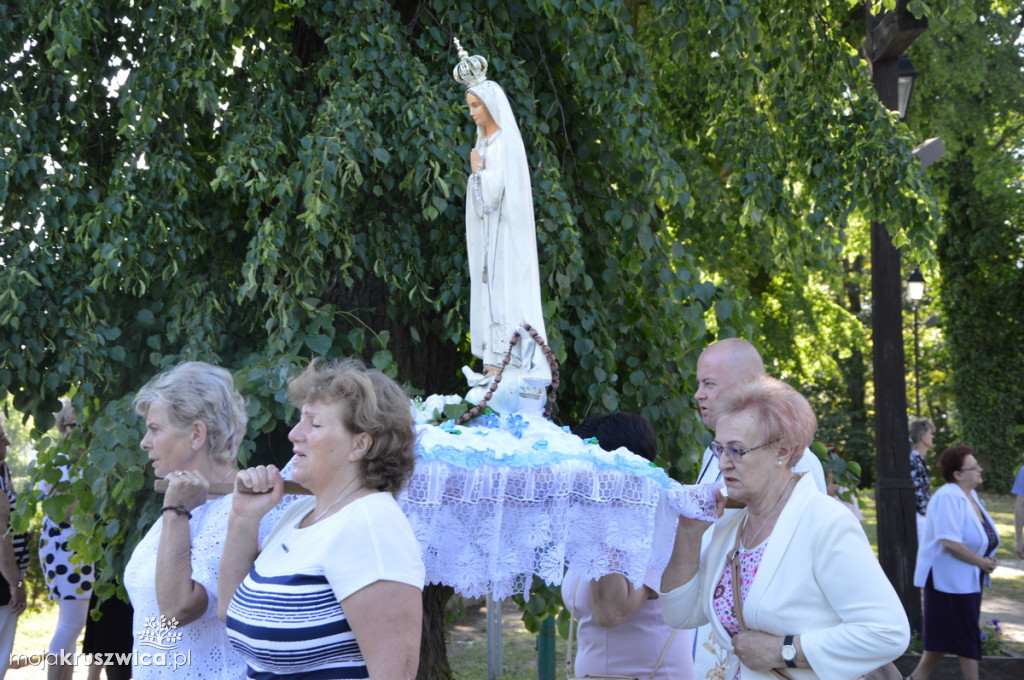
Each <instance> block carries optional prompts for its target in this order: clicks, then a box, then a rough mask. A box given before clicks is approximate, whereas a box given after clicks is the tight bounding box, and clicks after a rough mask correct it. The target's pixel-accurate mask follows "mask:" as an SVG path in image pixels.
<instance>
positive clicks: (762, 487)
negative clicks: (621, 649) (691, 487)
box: [661, 376, 910, 680]
mask: <svg viewBox="0 0 1024 680" xmlns="http://www.w3.org/2000/svg"><path fill="white" fill-rule="evenodd" d="M711 414H712V416H713V419H714V422H715V435H716V441H714V442H712V444H711V449H712V451H713V452H714V453H715V455H716V456H718V461H719V468H720V469H721V471H722V473H723V478H724V481H725V487H726V489H727V490H728V495H729V498H730V499H731V500H735V501H738V502H740V503H743V504H745V506H746V507H745V509H743V510H742V511H740V512H739V513H738V514H736V515H735V516H733V517H731V518H729V519H726V520H720V521H719V522H718V523H716V524H715V525H714V533H713V534H712V537H711V542H710V544H709V545H708V547H707V550H706V551H705V552H704V554H703V555H701V551H700V546H701V536H702V534H703V533H704V531H705V529H707V527H708V524H706V523H703V522H698V521H695V520H691V519H687V518H680V520H679V527H678V530H677V533H676V542H675V546H674V548H673V551H672V557H671V559H670V560H669V564H668V567H666V569H665V573H664V576H662V581H661V590H662V593H661V598H662V604H661V609H662V613H663V614H664V617H665V621H666V623H668V624H669V625H671V626H675V627H677V628H694V627H697V626H699V625H703V624H705V623H708V622H710V624H711V630H712V633H713V634H714V638H713V643H714V645H713V646H714V647H715V652H716V654H717V658H718V664H717V667H716V668H713V669H712V670H711V671H710V672H708V673H707V674H706V676H705V677H706V678H718V679H726V680H733V679H734V678H738V677H742V678H743V680H754V679H759V678H763V679H765V680H769V679H772V678H774V677H775V674H774V673H773V669H781V670H782V671H784V672H786V673H788V674H789V676H790V677H792V678H794V679H796V680H801V679H807V678H823V679H825V680H853V679H855V678H859V677H860V676H861V675H864V674H865V673H868V672H870V671H872V670H874V669H875V668H878V667H879V666H881V665H883V664H885V663H887V662H889V661H891V660H893V659H895V658H896V657H897V656H899V655H900V654H901V653H903V651H904V650H905V649H906V646H907V643H908V642H909V640H910V626H909V624H908V623H907V617H906V614H905V613H904V611H903V607H902V605H901V604H900V600H899V598H898V597H897V596H896V593H895V591H894V590H893V588H892V585H890V583H889V581H888V579H887V578H886V577H885V574H884V573H883V572H882V568H881V567H880V566H879V564H878V560H877V559H876V558H875V556H874V554H873V553H872V551H871V546H870V544H869V543H868V540H867V537H866V536H865V535H864V530H863V529H862V528H861V526H860V524H859V523H858V522H857V520H856V519H854V517H853V515H851V514H850V512H848V511H847V510H846V509H845V508H843V507H842V506H841V505H840V504H839V503H836V502H835V501H833V500H832V499H831V498H829V497H828V496H827V495H825V494H823V493H821V492H819V491H818V490H817V488H816V486H815V484H814V482H813V480H812V479H811V478H810V476H809V475H798V474H796V473H795V472H794V471H793V466H794V465H795V463H796V461H797V460H798V459H799V457H800V456H801V455H804V451H805V449H806V448H807V446H808V445H809V444H810V443H811V439H812V438H813V436H814V431H815V429H816V426H817V423H816V419H815V416H814V412H813V411H812V410H811V407H810V404H808V403H807V400H806V399H804V398H803V397H802V396H800V395H799V394H798V393H797V392H796V391H795V390H794V389H793V388H791V387H789V386H788V385H786V384H784V383H781V382H779V381H778V380H774V379H772V378H767V377H763V376H762V377H760V378H755V379H753V380H750V381H747V382H742V383H738V384H735V385H733V386H731V387H729V388H727V389H726V390H723V392H722V394H721V395H720V396H719V397H718V400H717V402H716V403H715V405H714V406H712V408H711ZM709 644H711V643H709ZM702 680H704V678H702Z"/></svg>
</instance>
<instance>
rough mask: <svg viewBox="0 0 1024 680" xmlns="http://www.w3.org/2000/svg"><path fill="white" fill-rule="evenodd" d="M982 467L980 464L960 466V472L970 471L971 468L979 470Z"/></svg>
mask: <svg viewBox="0 0 1024 680" xmlns="http://www.w3.org/2000/svg"><path fill="white" fill-rule="evenodd" d="M983 469H984V468H983V467H981V466H980V465H972V466H971V467H965V468H960V472H970V471H971V470H977V471H978V472H981V471H982V470H983Z"/></svg>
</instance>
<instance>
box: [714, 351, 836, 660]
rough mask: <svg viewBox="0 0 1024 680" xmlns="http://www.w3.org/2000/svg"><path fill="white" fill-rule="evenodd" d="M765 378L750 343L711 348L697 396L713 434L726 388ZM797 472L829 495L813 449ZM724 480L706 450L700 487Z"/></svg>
mask: <svg viewBox="0 0 1024 680" xmlns="http://www.w3.org/2000/svg"><path fill="white" fill-rule="evenodd" d="M762 375H765V370H764V361H762V360H761V355H760V354H758V353H757V350H756V349H755V348H754V346H753V345H751V344H750V343H749V342H747V341H746V340H741V339H739V338H727V339H725V340H719V341H718V342H716V343H714V344H713V345H709V346H708V348H707V349H705V350H704V351H703V352H701V355H700V357H698V359H697V393H696V394H695V395H694V398H695V399H696V400H697V406H698V407H699V408H700V418H701V420H703V421H704V424H705V425H707V426H708V427H709V428H711V429H712V430H713V429H715V424H714V423H713V422H710V416H709V412H710V410H711V406H712V404H714V403H715V401H716V400H717V399H718V397H719V395H720V394H721V393H722V391H723V390H724V389H725V388H727V387H730V386H732V385H735V384H736V383H740V382H746V381H747V380H751V379H753V378H757V377H759V376H762ZM793 471H794V472H810V473H811V476H812V477H813V478H814V483H815V484H817V485H818V489H819V490H820V491H821V492H822V493H826V486H825V471H824V469H823V468H822V467H821V461H819V460H818V457H817V456H816V455H814V454H813V453H812V452H811V450H810V449H807V450H805V451H804V455H803V456H801V458H800V460H799V462H797V464H796V466H795V467H794V468H793ZM721 478H722V473H721V472H720V471H719V470H718V460H717V459H716V458H715V456H714V455H712V454H711V449H705V450H704V457H703V458H702V460H701V463H700V474H699V475H698V476H697V483H698V484H705V483H708V482H714V481H717V480H720V479H721ZM710 533H711V532H708V533H706V534H705V536H709V535H710ZM698 677H699V676H698Z"/></svg>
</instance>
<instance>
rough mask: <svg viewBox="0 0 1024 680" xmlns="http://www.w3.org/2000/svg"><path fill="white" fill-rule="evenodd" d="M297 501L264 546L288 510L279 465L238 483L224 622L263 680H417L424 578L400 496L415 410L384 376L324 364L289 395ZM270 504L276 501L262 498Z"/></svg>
mask: <svg viewBox="0 0 1024 680" xmlns="http://www.w3.org/2000/svg"><path fill="white" fill-rule="evenodd" d="M289 391H290V395H291V398H292V401H293V402H294V403H295V404H296V405H297V406H299V407H300V408H301V418H300V420H299V423H298V424H297V425H296V426H295V427H294V428H293V429H292V431H291V433H290V434H289V439H290V440H291V441H292V443H293V444H294V453H295V457H294V459H293V462H294V474H293V478H294V479H295V481H297V482H299V483H300V484H302V485H304V486H305V487H306V488H307V489H309V490H310V491H311V492H312V493H313V497H312V498H309V499H308V500H306V501H298V502H296V503H295V504H294V505H293V506H292V507H291V508H290V509H289V511H288V512H287V514H285V515H284V517H283V518H282V519H281V521H280V522H279V523H278V525H277V526H276V527H275V529H274V531H273V532H272V533H271V534H270V536H269V537H268V538H267V539H266V541H264V542H263V544H262V545H259V544H258V538H257V526H258V523H259V520H260V518H261V517H262V516H263V515H264V514H265V513H266V512H268V511H269V510H270V509H271V508H272V507H273V506H274V505H275V504H276V503H277V502H278V501H279V500H280V498H281V495H282V493H283V488H284V485H283V482H282V481H281V476H280V474H279V473H278V471H277V469H276V468H275V467H273V466H269V467H263V466H259V467H256V468H250V469H249V470H245V471H242V472H241V473H239V479H241V480H242V483H244V484H245V485H247V486H249V487H250V488H251V489H252V490H253V491H256V492H258V493H257V494H243V493H236V494H235V495H234V500H233V506H232V511H231V515H230V517H229V520H228V534H227V539H226V541H225V544H224V554H223V557H222V559H221V569H220V576H219V587H218V590H219V595H220V597H219V599H218V602H219V603H220V604H219V611H218V614H219V615H220V616H221V618H222V619H224V620H226V621H227V626H228V635H229V637H230V638H231V643H232V645H233V646H234V647H235V649H236V650H238V651H239V652H240V653H241V654H242V656H244V657H245V658H246V661H247V662H248V665H249V669H248V675H249V677H250V678H259V679H263V678H299V677H301V678H306V679H314V680H320V679H323V680H327V679H335V678H370V677H372V678H373V679H374V680H412V679H413V678H415V677H416V670H417V666H418V663H419V643H420V627H421V620H422V601H421V594H420V593H421V590H422V588H423V581H424V578H425V571H424V567H423V559H422V556H421V554H420V548H419V544H418V543H417V542H416V537H415V535H414V534H413V531H412V528H411V526H410V525H409V521H408V520H407V519H406V517H405V515H404V514H403V513H402V511H401V509H400V508H399V506H398V504H397V502H396V501H395V498H394V494H396V493H398V491H399V490H400V489H401V488H402V486H403V485H404V484H405V482H406V481H407V480H408V478H409V476H410V475H411V473H412V469H413V449H414V446H415V433H414V430H413V420H412V416H411V413H410V409H409V400H408V397H407V396H406V394H405V393H404V392H403V391H402V389H401V388H400V387H398V385H396V384H395V383H394V382H393V381H392V380H391V379H389V378H388V377H387V376H385V375H384V374H383V373H381V372H379V371H375V370H367V369H366V368H365V367H364V366H363V365H362V364H361V363H359V362H356V361H352V360H346V361H340V362H332V363H327V362H323V361H314V362H313V363H312V364H311V365H310V366H309V368H307V369H306V371H305V372H304V373H302V375H300V376H299V377H297V378H296V379H294V380H293V381H292V383H291V385H290V390H289ZM263 492H267V493H263Z"/></svg>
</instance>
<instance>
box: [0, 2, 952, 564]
mask: <svg viewBox="0 0 1024 680" xmlns="http://www.w3.org/2000/svg"><path fill="white" fill-rule="evenodd" d="M920 6H921V7H924V8H927V7H928V6H927V5H924V4H921V5H920ZM953 6H957V3H954V4H953ZM861 10H862V6H861V4H860V3H853V2H849V0H832V1H831V2H824V3H822V2H810V1H809V0H799V1H798V2H793V3H786V4H785V7H780V5H779V4H778V3H775V2H773V3H767V2H755V1H753V0H746V1H744V0H729V1H727V2H717V1H715V2H704V3H698V4H694V3H677V2H666V1H663V0H654V1H651V2H640V1H634V2H629V3H621V2H612V1H610V0H607V1H603V0H592V1H590V2H582V3H580V2H567V1H561V0H526V1H524V2H515V3H509V2H502V1H499V0H484V1H483V2H480V3H476V4H474V5H472V6H470V5H466V6H464V7H463V6H459V5H458V3H450V2H447V1H442V0H422V1H419V2H417V1H415V0H394V1H393V2H378V1H376V0H348V1H345V2H340V1H339V2H335V1H330V0H322V1H319V2H307V1H304V0H291V1H284V0H278V1H277V2H274V3H268V2H257V1H255V0H192V1H191V2H187V3H179V2H157V1H155V0H150V1H147V0H140V1H137V2H133V3H124V2H118V1H115V0H66V1H64V2H61V3H38V2H29V1H28V0H16V1H15V2H11V3H8V4H7V5H5V6H4V7H2V8H0V45H2V46H3V47H2V49H3V57H4V58H3V61H2V62H0V64H2V66H0V97H2V99H0V108H2V121H3V126H2V128H0V148H2V149H3V150H4V153H3V155H2V157H0V258H2V260H0V291H3V292H2V293H0V324H2V327H3V328H4V330H5V332H4V333H3V334H2V337H0V389H3V390H6V391H8V392H9V393H10V394H11V396H12V399H13V403H14V406H15V408H16V409H18V410H19V411H21V412H24V413H31V414H33V415H34V416H35V418H36V423H37V425H39V426H40V427H42V428H46V427H47V426H48V425H49V424H50V422H51V416H50V412H51V411H53V410H55V408H56V404H57V399H58V398H59V397H60V396H62V395H64V394H66V393H68V392H69V391H71V390H74V391H75V394H76V397H75V402H76V406H77V407H78V409H79V414H80V418H81V419H82V420H83V421H84V422H87V423H89V425H90V427H91V430H90V431H91V433H92V437H91V439H90V440H89V441H88V456H89V457H88V459H87V460H88V463H89V464H88V466H86V471H85V474H84V475H83V476H82V478H81V479H79V480H77V481H75V482H74V483H73V487H72V488H71V489H70V491H71V492H72V494H73V495H74V496H75V497H77V498H78V499H79V506H78V507H79V509H80V511H79V512H78V514H77V515H76V520H75V521H76V522H77V523H78V524H79V526H80V528H82V529H83V538H82V542H83V545H81V546H79V547H81V549H82V550H83V551H84V553H85V556H86V559H88V560H96V561H99V562H100V570H101V572H103V573H111V572H117V571H119V570H120V569H121V568H123V563H124V556H125V549H130V547H131V546H132V545H133V544H134V542H135V541H136V540H137V538H138V537H139V535H140V532H141V531H142V530H143V529H144V528H145V527H146V526H147V525H148V524H149V523H150V522H151V521H152V518H153V508H154V507H155V504H154V503H152V502H150V501H151V493H152V492H151V491H148V489H149V488H150V481H151V477H150V475H151V473H150V472H149V471H148V470H147V469H146V466H145V458H144V456H143V455H141V454H140V453H139V451H138V448H137V442H138V439H139V436H140V432H141V428H140V427H139V423H138V421H137V418H135V416H133V415H132V414H131V413H130V412H129V403H130V399H131V395H132V393H133V392H134V391H135V390H136V389H137V388H138V387H139V386H140V385H141V384H142V382H143V381H145V380H146V379H147V378H149V377H150V376H151V375H153V374H154V373H156V372H157V371H159V370H162V369H165V368H167V367H169V366H172V365H174V364H175V363H177V362H179V361H181V360H183V359H192V358H201V359H204V360H207V361H211V362H215V363H220V364H223V365H225V366H227V367H229V368H231V369H232V370H234V371H235V374H236V382H237V384H238V386H239V388H240V389H241V390H243V392H244V393H245V394H246V395H247V397H248V398H249V414H250V417H251V421H250V432H249V434H250V437H249V438H248V440H247V443H246V449H245V451H243V452H242V458H243V459H249V458H252V459H258V460H277V461H278V462H280V461H282V460H283V459H285V458H287V448H286V446H285V445H283V442H282V429H281V428H283V427H284V424H285V423H287V421H288V420H289V418H290V417H291V415H292V414H291V411H290V408H289V407H288V406H287V405H286V398H285V389H284V387H285V382H286V379H287V376H288V375H289V374H290V373H291V372H292V371H293V370H294V369H295V367H296V366H298V365H300V364H301V363H302V362H304V361H305V360H307V359H308V357H309V356H312V355H332V356H333V355H339V354H357V355H361V356H364V357H365V358H366V359H368V360H371V361H372V362H373V363H374V364H375V365H377V366H379V367H381V368H383V369H385V370H387V371H388V372H390V373H391V374H392V375H396V376H397V377H399V378H400V379H402V380H404V381H406V382H407V383H408V384H410V385H411V386H412V387H413V388H415V389H419V390H424V391H428V392H441V391H456V390H459V389H463V388H461V387H460V386H459V385H458V381H457V380H456V378H457V376H458V373H457V370H456V369H457V366H458V365H459V364H460V363H465V362H467V360H468V343H467V342H466V328H467V323H466V316H467V304H466V303H467V299H466V298H467V291H468V286H467V279H466V277H467V275H466V271H465V269H466V259H465V255H464V235H463V205H464V200H465V194H464V181H465V179H464V178H465V171H466V168H467V165H468V160H467V159H468V156H469V151H470V145H471V142H472V130H471V124H470V122H469V120H468V118H467V116H466V114H465V111H464V106H465V105H464V101H463V93H462V90H461V88H460V87H459V86H457V85H456V84H455V83H454V82H453V81H452V80H451V77H450V72H451V68H452V66H453V65H454V63H455V62H456V59H457V58H456V55H455V52H454V49H453V47H452V37H453V36H459V37H460V38H461V39H462V41H463V44H464V45H466V46H467V48H468V49H469V50H470V51H471V52H480V53H483V54H485V55H486V56H487V57H488V59H489V60H490V62H491V74H492V76H493V77H494V79H496V80H497V81H499V82H500V83H501V84H502V85H503V86H504V88H505V89H506V91H507V92H508V93H509V95H510V98H511V100H512V102H513V105H514V108H515V111H516V114H517V116H518V119H519V122H520V127H521V129H522V130H523V133H524V140H525V142H526V146H527V152H528V157H529V159H530V163H531V166H532V169H533V182H534V197H535V203H536V214H537V238H538V245H539V250H540V252H541V253H542V258H541V276H542V283H543V289H544V291H545V300H546V302H545V305H546V312H547V314H548V329H549V333H550V335H551V337H550V338H548V340H549V341H550V344H551V345H552V347H553V349H554V351H555V352H556V354H557V356H558V359H559V360H560V361H561V362H562V366H563V368H562V379H563V383H564V384H563V390H562V396H560V399H559V402H558V404H559V410H558V411H557V413H556V417H557V418H558V419H560V420H561V421H562V422H567V423H568V422H574V421H577V420H578V419H580V418H582V417H584V416H585V415H587V414H589V413H591V412H593V411H597V410H614V409H619V408H622V409H629V410H634V411H639V412H642V413H643V414H644V415H645V416H647V417H648V418H649V419H650V420H651V421H652V422H653V423H655V425H656V427H657V428H658V430H659V434H660V436H661V440H662V456H663V459H664V462H666V464H669V465H670V466H671V467H672V468H673V471H674V473H675V474H677V475H684V474H685V473H686V471H687V470H688V469H689V468H690V466H691V464H692V462H693V461H694V460H695V459H696V457H697V455H698V454H699V451H700V449H701V448H702V447H701V444H700V443H699V442H698V441H697V437H695V436H694V435H695V433H696V432H698V431H699V425H698V424H697V422H696V419H695V417H694V416H693V414H692V411H691V409H690V407H689V404H690V399H689V396H688V395H689V393H690V392H691V390H692V387H693V385H692V381H693V379H692V374H693V370H694V366H695V362H696V356H697V353H698V352H699V350H700V349H701V348H702V347H703V346H704V345H705V344H706V342H707V341H708V340H709V339H714V338H715V337H723V336H731V335H740V334H742V335H744V336H747V337H756V335H757V333H756V332H755V329H756V328H758V327H759V326H760V324H761V323H762V322H763V320H764V319H766V318H769V317H770V316H771V314H769V313H768V312H766V311H764V310H765V309H768V308H769V307H770V305H769V304H768V303H767V302H766V301H767V300H768V299H769V297H767V296H769V294H771V295H773V296H775V298H774V299H777V300H778V301H779V304H781V305H783V306H785V305H789V304H790V303H792V302H793V301H794V300H796V299H797V298H799V297H800V294H798V293H797V292H796V291H795V290H791V288H792V289H795V288H799V287H804V286H814V285H822V283H823V282H824V283H827V282H828V280H829V276H830V275H829V272H840V271H842V267H841V258H840V253H841V248H840V244H841V243H842V242H843V240H844V239H845V237H846V230H847V226H848V220H849V218H850V216H851V214H853V213H855V212H857V211H861V212H868V213H870V214H871V216H872V217H874V218H875V219H885V220H888V224H889V225H891V229H892V230H893V233H894V234H895V236H896V238H897V240H898V241H899V242H901V243H903V242H906V243H910V244H913V245H915V246H923V245H924V244H927V242H928V236H929V231H930V229H931V227H932V226H933V222H932V221H931V218H932V216H933V206H932V205H930V204H929V202H928V199H927V191H926V189H927V187H926V186H925V185H924V184H923V183H922V180H921V177H920V174H919V172H918V171H917V170H916V169H915V167H914V166H913V164H912V160H911V156H910V153H909V144H908V141H907V138H906V137H905V136H903V134H902V133H900V132H899V131H897V130H896V126H895V121H894V119H893V116H892V115H891V114H889V113H887V112H886V111H884V110H883V109H882V108H881V107H880V106H879V104H878V102H877V101H876V100H875V98H874V96H873V94H872V89H871V87H870V84H869V81H868V78H867V74H866V71H865V69H864V67H863V66H862V65H861V62H860V61H859V58H858V57H857V55H856V46H857V45H858V44H859V39H858V36H859V34H861V33H862V32H863V31H862V27H863V25H862V23H860V19H859V18H858V14H857V12H858V11H861ZM807 271H814V272H820V279H815V278H813V277H809V276H808V275H807ZM803 297H804V298H806V300H807V301H808V302H807V305H806V306H805V307H801V309H804V308H806V309H808V310H811V311H809V312H808V313H815V314H816V313H818V311H820V310H822V309H823V308H824V307H823V305H826V303H825V301H824V300H823V298H822V297H821V296H820V295H805V296H803ZM826 306H827V305H826ZM828 313H831V312H828ZM780 319H781V317H780ZM804 325H805V326H807V327H809V326H810V325H811V324H804ZM790 327H792V328H796V326H795V325H793V326H790ZM778 328H779V330H778V332H777V333H775V334H774V336H773V337H774V338H775V339H774V340H773V341H772V343H771V345H770V347H771V349H772V350H773V352H774V351H777V350H779V349H780V348H781V347H782V346H784V345H785V341H784V335H785V332H788V331H784V330H783V329H784V328H786V326H784V325H783V324H781V323H780V324H779V325H778ZM762 344H767V343H762ZM780 353H781V352H780ZM54 455H56V454H55V452H54V451H44V452H41V454H40V461H41V463H42V464H41V465H40V467H39V468H38V471H37V473H36V474H37V476H38V477H47V476H52V471H47V465H48V463H49V462H52V460H53V456H54ZM103 543H108V544H110V545H113V546H122V547H123V549H122V550H104V549H103V548H102V547H101V546H102V544H103Z"/></svg>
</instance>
